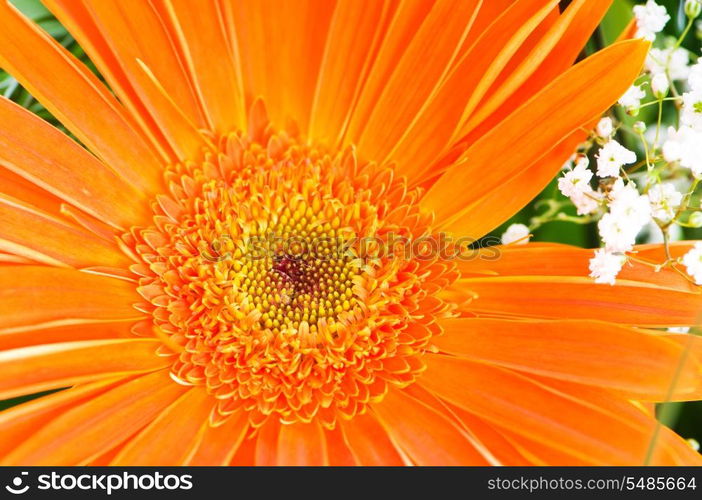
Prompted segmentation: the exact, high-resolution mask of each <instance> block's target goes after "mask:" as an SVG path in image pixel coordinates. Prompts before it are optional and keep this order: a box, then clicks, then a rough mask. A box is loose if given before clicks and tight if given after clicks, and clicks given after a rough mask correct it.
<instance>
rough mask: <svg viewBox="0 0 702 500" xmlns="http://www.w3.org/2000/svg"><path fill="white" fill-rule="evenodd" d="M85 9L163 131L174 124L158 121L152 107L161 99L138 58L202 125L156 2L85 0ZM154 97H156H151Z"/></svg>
mask: <svg viewBox="0 0 702 500" xmlns="http://www.w3.org/2000/svg"><path fill="white" fill-rule="evenodd" d="M83 3H84V4H85V6H86V8H87V11H88V12H89V14H90V15H91V17H92V19H93V21H94V22H95V24H96V25H97V27H98V29H99V30H100V33H101V34H102V36H103V37H104V39H105V41H106V42H107V44H108V45H109V47H110V49H111V50H112V52H113V53H114V54H115V56H116V58H117V60H118V61H119V63H120V64H121V66H122V69H123V70H124V72H125V74H126V75H127V78H129V82H130V83H131V84H132V85H133V87H134V89H135V91H136V92H137V94H138V95H139V97H140V98H141V99H142V100H143V102H144V103H145V104H146V105H147V107H148V109H149V111H150V112H151V113H153V116H154V119H156V121H157V122H158V123H159V125H160V126H161V127H163V128H165V131H166V133H167V132H168V131H171V130H173V129H172V127H175V126H177V125H176V124H168V123H164V122H163V121H161V116H160V115H159V113H160V112H161V110H160V109H154V108H153V107H152V105H153V104H158V103H159V101H160V99H159V98H157V96H155V94H154V93H153V89H152V88H151V86H150V84H149V83H148V81H147V80H145V79H144V75H143V72H142V70H141V69H140V68H139V65H138V64H137V60H139V61H143V63H144V65H146V66H147V67H149V68H150V69H151V71H153V74H154V75H155V77H156V79H158V81H159V82H161V84H162V85H163V87H164V89H165V91H166V94H167V95H168V96H169V97H170V98H171V99H172V100H173V102H174V103H175V105H176V107H177V108H178V109H179V110H181V111H182V113H183V114H184V116H185V117H186V119H187V120H188V121H190V122H192V123H194V124H196V125H197V126H200V127H204V126H205V125H206V122H205V121H204V118H203V113H202V110H201V109H200V106H199V103H198V100H197V98H196V95H195V92H194V90H193V87H192V83H191V81H190V76H189V75H188V73H187V72H186V69H185V67H184V65H183V63H182V61H181V60H180V58H179V54H178V52H177V49H176V47H175V45H174V43H173V41H172V38H171V37H172V34H171V33H169V32H168V27H167V24H166V23H165V22H164V19H162V17H161V14H160V13H159V12H158V9H157V4H154V3H152V2H140V1H138V0H137V1H135V0H127V1H126V2H124V1H123V2H103V1H100V0H98V1H95V0H84V1H83ZM154 99H156V100H154Z"/></svg>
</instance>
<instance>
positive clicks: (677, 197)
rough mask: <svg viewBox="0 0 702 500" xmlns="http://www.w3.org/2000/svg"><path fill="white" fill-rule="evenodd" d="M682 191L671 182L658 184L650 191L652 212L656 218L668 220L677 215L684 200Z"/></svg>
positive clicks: (649, 197)
mask: <svg viewBox="0 0 702 500" xmlns="http://www.w3.org/2000/svg"><path fill="white" fill-rule="evenodd" d="M682 196H683V195H682V193H681V192H679V191H678V190H677V189H675V186H674V185H673V184H671V183H669V182H666V183H662V184H656V185H655V186H653V187H652V188H651V189H649V191H648V200H649V203H650V204H651V213H652V215H653V217H654V218H656V219H658V220H661V221H664V222H668V221H669V220H671V219H672V218H673V217H674V216H675V211H676V209H677V208H678V207H679V206H680V202H681V201H682Z"/></svg>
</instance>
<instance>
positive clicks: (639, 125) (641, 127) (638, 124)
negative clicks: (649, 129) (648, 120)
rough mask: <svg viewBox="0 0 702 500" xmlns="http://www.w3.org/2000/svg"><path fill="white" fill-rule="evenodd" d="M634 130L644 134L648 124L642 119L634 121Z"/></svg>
mask: <svg viewBox="0 0 702 500" xmlns="http://www.w3.org/2000/svg"><path fill="white" fill-rule="evenodd" d="M634 132H636V133H637V134H643V133H644V132H646V124H645V123H644V122H641V121H638V122H636V123H634Z"/></svg>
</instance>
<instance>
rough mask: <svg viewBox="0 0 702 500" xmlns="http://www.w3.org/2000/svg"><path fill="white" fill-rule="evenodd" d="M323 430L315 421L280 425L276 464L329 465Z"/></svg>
mask: <svg viewBox="0 0 702 500" xmlns="http://www.w3.org/2000/svg"><path fill="white" fill-rule="evenodd" d="M326 447H327V445H326V440H325V438H324V432H323V431H322V428H321V427H320V425H319V424H318V423H317V422H313V423H310V424H300V423H297V424H290V425H282V426H281V427H280V433H279V434H278V453H277V454H278V465H288V466H289V465H295V466H303V465H305V466H319V465H329V460H328V459H327V449H326Z"/></svg>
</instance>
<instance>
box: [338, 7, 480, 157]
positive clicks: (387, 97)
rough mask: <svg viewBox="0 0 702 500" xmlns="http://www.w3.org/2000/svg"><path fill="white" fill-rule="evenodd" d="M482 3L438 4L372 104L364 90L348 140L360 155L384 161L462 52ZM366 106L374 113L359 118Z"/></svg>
mask: <svg viewBox="0 0 702 500" xmlns="http://www.w3.org/2000/svg"><path fill="white" fill-rule="evenodd" d="M478 5H479V2H478V1H476V0H446V1H442V2H436V3H434V4H433V6H432V8H431V10H430V11H429V12H428V14H427V15H426V17H425V18H424V20H423V22H422V24H421V26H420V27H419V29H418V30H417V32H416V33H415V34H414V37H413V38H412V39H411V41H410V42H409V43H408V44H407V45H406V46H405V47H404V51H403V53H402V54H401V56H400V58H399V59H398V60H397V61H391V63H392V64H393V66H394V67H393V69H392V72H391V73H390V74H389V75H388V77H387V80H386V81H385V82H384V83H383V88H382V91H381V92H380V94H379V95H378V96H377V97H375V98H374V99H373V101H372V103H371V102H369V97H370V95H369V94H366V92H365V91H364V94H363V95H362V96H361V99H360V102H359V104H358V110H357V111H356V113H355V114H354V116H353V118H352V120H351V123H350V124H349V130H348V140H349V141H350V142H353V143H355V144H357V145H358V151H359V153H360V155H361V156H362V157H364V158H367V159H370V160H374V161H378V162H381V161H383V160H384V159H385V158H386V157H387V155H388V154H389V153H390V152H391V151H392V149H393V146H395V144H397V142H398V141H399V140H400V139H401V138H402V137H403V136H404V134H405V133H406V132H407V130H408V128H409V127H410V124H412V123H413V121H414V119H415V117H416V116H417V114H418V113H419V112H420V110H422V108H423V106H424V104H425V103H426V102H427V100H428V99H429V97H430V96H432V94H433V93H434V92H436V89H437V88H438V87H439V85H440V83H441V81H442V79H443V78H444V77H445V75H446V73H448V70H449V68H450V66H451V64H452V62H453V61H454V60H455V59H456V58H457V57H458V56H459V49H460V48H461V45H462V42H463V40H464V39H465V37H466V36H467V34H468V32H469V31H470V29H471V26H472V21H473V20H474V19H475V15H476V14H477V7H478ZM382 70H383V68H378V70H376V69H375V68H374V71H382ZM371 78H375V77H374V76H371ZM371 84H372V82H371ZM367 106H371V109H372V111H371V112H370V114H369V115H368V117H367V118H365V117H364V118H363V121H360V120H359V119H360V118H361V117H362V116H364V108H366V107H367ZM392 158H393V159H397V158H395V156H393V157H392ZM401 159H402V158H399V160H401Z"/></svg>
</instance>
